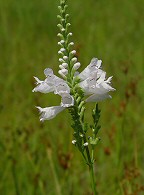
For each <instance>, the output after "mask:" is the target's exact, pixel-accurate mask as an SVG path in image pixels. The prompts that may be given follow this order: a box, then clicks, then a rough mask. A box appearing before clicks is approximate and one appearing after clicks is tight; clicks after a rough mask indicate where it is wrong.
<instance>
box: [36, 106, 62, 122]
mask: <svg viewBox="0 0 144 195" xmlns="http://www.w3.org/2000/svg"><path fill="white" fill-rule="evenodd" d="M36 108H38V110H39V112H40V114H41V115H40V121H44V120H50V119H52V118H54V117H55V116H56V115H57V114H58V113H60V112H61V111H63V110H64V109H65V108H64V107H61V106H52V107H46V108H41V107H39V106H37V107H36Z"/></svg>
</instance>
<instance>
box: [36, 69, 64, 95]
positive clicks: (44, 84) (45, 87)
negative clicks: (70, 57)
mask: <svg viewBox="0 0 144 195" xmlns="http://www.w3.org/2000/svg"><path fill="white" fill-rule="evenodd" d="M44 74H45V76H46V79H45V80H44V81H41V80H39V79H38V78H37V77H34V78H35V80H36V84H37V86H36V87H35V88H34V89H33V90H32V92H38V91H39V92H41V93H49V92H53V91H54V90H55V85H57V84H58V83H66V82H65V81H64V80H63V79H61V78H59V77H57V76H56V75H54V74H53V70H52V69H50V68H47V69H45V70H44Z"/></svg>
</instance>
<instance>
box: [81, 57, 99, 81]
mask: <svg viewBox="0 0 144 195" xmlns="http://www.w3.org/2000/svg"><path fill="white" fill-rule="evenodd" d="M101 63H102V61H101V60H98V59H97V58H93V59H92V60H91V62H90V64H89V65H88V66H87V67H86V68H85V69H84V70H83V71H82V72H81V73H80V74H79V78H80V79H81V80H85V79H86V78H88V77H89V76H91V74H92V73H93V72H94V71H96V72H99V71H100V72H101V71H102V70H101V69H99V68H100V67H101Z"/></svg>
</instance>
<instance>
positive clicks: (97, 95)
mask: <svg viewBox="0 0 144 195" xmlns="http://www.w3.org/2000/svg"><path fill="white" fill-rule="evenodd" d="M100 67H101V60H98V59H97V58H93V59H92V61H91V63H90V64H89V65H88V66H87V67H86V68H85V69H84V71H83V72H82V73H80V74H79V75H78V77H80V78H81V79H84V78H86V79H84V80H83V81H82V82H80V83H79V86H80V87H81V88H82V89H83V91H84V93H85V95H91V96H89V97H88V98H87V99H86V100H85V101H86V102H98V101H102V100H104V99H107V98H111V96H110V95H109V94H108V92H110V91H114V90H115V89H114V88H113V87H111V86H110V83H111V80H112V77H109V78H108V79H107V80H106V72H104V71H103V70H101V69H99V68H100Z"/></svg>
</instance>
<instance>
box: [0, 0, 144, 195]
mask: <svg viewBox="0 0 144 195" xmlns="http://www.w3.org/2000/svg"><path fill="white" fill-rule="evenodd" d="M58 3H59V1H58V0H41V1H38V0H34V1H33V0H0V91H1V94H0V195H56V194H57V195H81V194H82V195H91V194H92V193H91V187H90V178H89V173H88V170H87V167H86V165H85V164H84V161H83V159H82V157H81V156H80V154H79V152H78V151H77V150H76V148H75V147H74V146H73V145H72V144H71V140H72V129H71V128H70V116H69V115H68V112H67V111H64V112H63V113H61V114H59V115H58V116H57V117H56V118H54V119H53V120H51V121H46V122H44V123H40V121H39V118H38V117H39V116H38V112H37V109H36V108H35V105H39V106H41V107H45V106H52V105H58V104H59V102H60V99H59V97H58V96H55V95H52V94H40V93H32V92H31V91H32V89H33V88H34V86H35V85H34V79H33V76H34V75H35V76H37V77H39V78H40V79H44V74H43V70H44V69H45V68H46V67H50V68H53V69H54V71H55V74H57V71H58V65H59V63H58V55H57V51H58V46H57V42H58V38H57V36H56V34H57V33H58V29H57V26H56V25H57V17H56V15H57V14H58V9H57V5H58ZM68 4H69V12H70V16H71V18H70V20H71V23H72V32H73V34H74V36H73V41H74V42H75V49H76V50H77V53H78V58H79V61H80V62H81V64H82V67H81V69H83V68H84V67H86V66H87V65H88V63H89V62H90V60H91V58H92V57H98V58H99V59H102V60H103V67H104V70H106V71H107V75H108V76H111V75H113V87H115V88H116V92H114V93H112V94H111V95H112V97H113V98H112V99H111V100H106V101H104V102H101V103H100V104H99V106H100V108H101V109H102V112H101V121H100V123H101V125H102V128H101V132H100V134H99V135H100V137H101V139H102V140H101V143H100V144H99V145H98V146H97V149H96V152H95V158H96V167H95V171H96V172H95V174H96V178H97V188H98V191H99V194H101V195H143V194H144V136H143V134H144V123H143V120H144V112H143V109H144V101H143V96H144V87H143V86H144V77H143V75H144V25H143V21H144V1H143V0H137V1H136V0H121V1H118V0H111V1H108V0H89V1H88V0H77V1H70V0H69V1H68ZM93 106H94V104H92V103H90V104H88V105H87V114H86V118H87V120H89V119H90V118H91V109H92V108H93Z"/></svg>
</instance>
